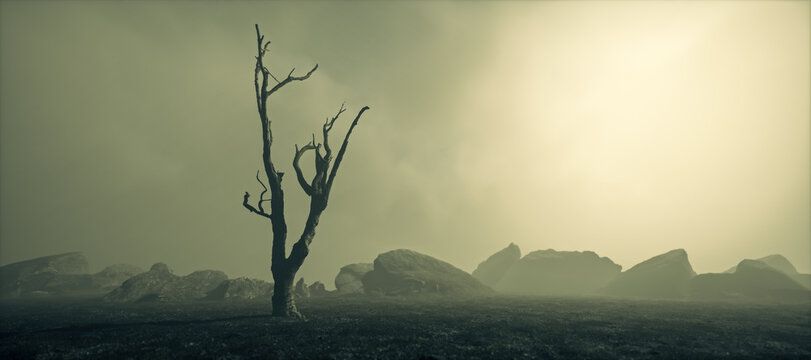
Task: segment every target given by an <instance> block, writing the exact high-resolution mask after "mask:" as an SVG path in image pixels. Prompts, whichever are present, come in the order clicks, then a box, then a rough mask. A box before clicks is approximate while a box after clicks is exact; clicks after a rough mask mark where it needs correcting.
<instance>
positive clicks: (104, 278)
mask: <svg viewBox="0 0 811 360" xmlns="http://www.w3.org/2000/svg"><path fill="white" fill-rule="evenodd" d="M143 272H144V270H143V269H141V268H139V267H137V266H134V265H129V264H115V265H110V266H108V267H106V268H104V269H103V270H101V271H99V272H97V273H95V274H93V282H94V284H95V286H97V287H99V288H100V289H101V290H102V291H104V292H109V291H112V290H114V289H115V288H117V287H118V286H120V285H121V284H123V283H124V281H127V280H128V279H129V278H131V277H133V276H135V275H138V274H141V273H143ZM105 290H106V291H105Z"/></svg>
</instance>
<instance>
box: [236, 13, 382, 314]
mask: <svg viewBox="0 0 811 360" xmlns="http://www.w3.org/2000/svg"><path fill="white" fill-rule="evenodd" d="M264 38H265V37H264V36H263V35H261V34H260V33H259V25H256V46H257V47H256V51H257V55H256V68H255V70H254V89H255V91H256V107H257V110H258V111H259V120H260V121H261V123H262V164H263V165H264V169H265V173H264V177H266V179H267V186H265V184H264V183H263V182H262V180H261V179H260V176H259V172H257V174H256V180H257V181H259V183H260V184H261V185H262V188H263V189H264V190H263V191H262V193H261V194H260V195H259V201H258V202H257V203H256V207H254V206H253V205H251V204H250V203H249V201H248V200H249V198H250V194H249V193H247V192H246V193H245V196H244V198H243V199H242V205H243V206H244V207H245V208H246V209H248V210H249V211H251V212H252V213H254V214H257V215H259V216H262V217H264V218H266V219H268V220H270V223H271V227H272V229H273V245H272V250H271V266H270V270H271V272H272V273H273V281H274V286H273V290H274V291H273V299H272V303H273V315H274V316H285V317H290V316H296V317H297V316H300V314H299V313H298V311H297V310H296V305H295V302H294V299H293V279H294V278H295V276H296V272H297V271H298V269H299V268H300V267H301V264H302V263H304V259H305V258H307V254H308V253H309V251H310V250H309V247H310V243H311V242H312V241H313V237H315V228H316V226H318V219H319V217H321V213H322V212H324V209H326V207H327V201H328V200H329V193H330V190H331V189H332V184H333V182H334V181H335V175H336V174H337V173H338V168H339V167H340V165H341V161H342V160H343V158H344V155H345V154H346V147H347V145H348V144H349V136H350V135H351V134H352V130H353V129H354V128H355V126H357V125H358V120H359V119H360V117H361V115H363V113H364V112H365V111H366V110H369V107H368V106H365V107H363V108H362V109H360V111H359V112H358V114H357V115H356V116H355V120H354V121H352V124H351V125H350V126H349V130H348V131H347V132H346V136H345V137H344V141H343V144H341V148H340V150H338V154H337V155H336V156H335V162H334V164H331V163H332V160H333V157H332V155H333V153H332V148H331V147H330V145H329V141H328V137H329V132H330V131H331V130H332V126H333V125H334V124H335V121H336V120H338V117H339V116H340V115H341V114H342V113H343V112H344V111H346V109H345V108H344V106H343V105H341V108H340V109H339V110H338V113H336V114H335V116H333V117H331V118H330V117H328V118H327V120H326V122H325V123H324V125H323V127H322V131H321V133H322V137H323V143H318V142H316V138H315V134H313V138H312V140H311V141H310V142H309V143H308V144H306V145H304V146H302V147H301V148H299V147H298V145H296V154H295V156H294V157H293V169H294V170H295V171H296V179H297V180H298V183H299V185H301V188H302V189H303V190H304V192H305V193H307V195H309V196H310V212H309V214H308V215H307V222H306V224H305V225H304V230H303V231H302V233H301V237H300V238H299V240H298V241H296V243H295V244H293V249H292V250H291V252H290V255H289V256H287V253H286V250H285V246H286V244H287V223H286V222H285V217H284V191H283V190H282V176H283V175H284V173H283V172H280V171H278V169H277V168H276V165H275V164H274V163H273V160H272V158H271V145H272V144H273V132H272V131H271V126H270V119H268V114H267V104H268V97H270V95H272V94H273V93H275V92H276V91H278V90H280V89H281V88H282V87H284V86H285V85H287V84H290V83H291V82H294V81H304V80H307V79H308V78H310V75H312V74H313V73H314V72H315V70H316V69H318V65H317V64H316V65H315V66H314V67H313V68H312V69H310V71H308V72H307V73H306V74H304V75H303V76H294V75H293V72H294V71H295V70H296V69H295V68H293V70H290V72H289V73H288V74H287V77H285V78H283V79H282V80H279V79H278V78H277V77H275V76H273V74H271V72H270V71H269V70H268V68H267V67H266V66H265V64H264V57H265V55H266V54H267V52H268V47H269V45H270V41H267V42H265V41H264ZM271 81H273V82H274V83H273V84H271ZM322 148H323V154H322ZM309 150H314V152H315V176H314V177H313V179H312V180H311V181H310V182H307V179H306V178H305V177H304V174H303V173H302V171H301V167H300V166H299V160H300V159H301V156H302V155H304V153H305V152H307V151H309ZM330 165H332V167H330ZM267 192H270V198H269V199H266V198H265V194H266V193H267ZM266 201H269V202H270V213H268V212H266V211H265V207H264V202H266Z"/></svg>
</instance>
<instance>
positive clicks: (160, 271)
mask: <svg viewBox="0 0 811 360" xmlns="http://www.w3.org/2000/svg"><path fill="white" fill-rule="evenodd" d="M178 279H180V276H177V275H175V274H173V273H172V270H170V269H169V267H168V266H167V265H166V264H164V263H156V264H154V265H152V267H151V268H150V269H149V271H147V272H145V273H141V274H138V275H135V276H133V277H131V278H130V279H128V280H127V281H124V283H123V284H121V286H120V287H118V288H116V289H115V290H113V291H112V292H110V293H109V294H107V295H105V296H104V299H105V300H108V301H118V302H134V301H148V300H156V299H159V295H160V292H161V290H162V289H163V288H164V287H165V286H166V285H167V284H169V283H171V282H174V281H177V280H178Z"/></svg>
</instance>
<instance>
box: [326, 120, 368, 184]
mask: <svg viewBox="0 0 811 360" xmlns="http://www.w3.org/2000/svg"><path fill="white" fill-rule="evenodd" d="M366 110H369V107H368V106H364V107H363V109H360V111H359V112H358V115H357V116H355V120H354V121H352V125H350V126H349V130H347V131H346V137H344V143H343V144H341V150H338V156H337V157H336V158H335V164H334V165H332V171H330V174H329V180H327V188H326V192H327V193H329V191H330V189H332V182H333V180H335V175H336V174H338V167H339V166H341V161H342V160H343V159H344V154H345V153H346V147H347V145H349V136H350V135H352V130H353V129H354V128H355V126H357V125H358V120H360V117H361V115H363V113H364V112H365V111H366Z"/></svg>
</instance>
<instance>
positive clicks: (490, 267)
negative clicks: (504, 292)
mask: <svg viewBox="0 0 811 360" xmlns="http://www.w3.org/2000/svg"><path fill="white" fill-rule="evenodd" d="M520 259H521V249H520V248H518V245H515V244H513V243H510V245H508V246H507V247H506V248H504V249H502V250H501V251H499V252H497V253H495V254H493V255H491V256H490V257H489V258H487V260H485V261H483V262H482V263H481V264H479V266H478V267H476V270H473V274H472V275H473V277H474V278H476V279H478V280H479V281H481V282H482V283H484V284H485V285H488V286H494V285H496V283H498V281H499V280H501V278H502V277H504V274H506V273H507V270H509V269H510V267H512V266H513V264H515V263H516V262H517V261H518V260H520Z"/></svg>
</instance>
